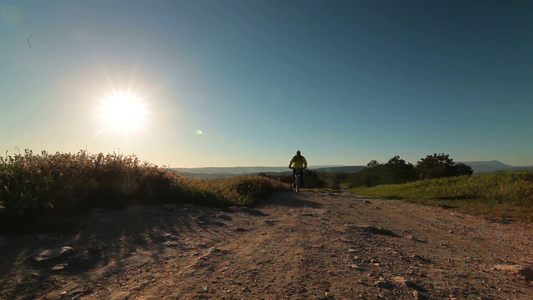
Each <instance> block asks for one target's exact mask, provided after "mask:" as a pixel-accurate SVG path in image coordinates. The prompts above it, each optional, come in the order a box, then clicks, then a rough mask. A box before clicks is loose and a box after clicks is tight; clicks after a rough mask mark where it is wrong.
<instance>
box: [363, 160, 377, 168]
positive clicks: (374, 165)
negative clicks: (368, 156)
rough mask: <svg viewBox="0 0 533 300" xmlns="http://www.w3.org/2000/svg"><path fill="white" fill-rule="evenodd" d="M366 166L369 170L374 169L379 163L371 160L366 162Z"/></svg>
mask: <svg viewBox="0 0 533 300" xmlns="http://www.w3.org/2000/svg"><path fill="white" fill-rule="evenodd" d="M366 166H367V167H369V168H374V167H377V166H379V163H378V161H377V160H371V161H369V162H368V164H366Z"/></svg>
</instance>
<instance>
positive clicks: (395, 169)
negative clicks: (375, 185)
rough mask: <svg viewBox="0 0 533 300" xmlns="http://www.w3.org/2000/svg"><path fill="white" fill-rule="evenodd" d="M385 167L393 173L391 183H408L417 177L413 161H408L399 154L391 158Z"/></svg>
mask: <svg viewBox="0 0 533 300" xmlns="http://www.w3.org/2000/svg"><path fill="white" fill-rule="evenodd" d="M385 167H386V168H387V169H388V171H389V172H390V173H391V174H392V180H391V182H390V183H395V184H396V183H406V182H409V181H413V180H415V179H416V170H415V167H414V166H413V165H412V164H411V163H406V162H405V160H403V159H401V158H400V156H398V155H396V156H394V157H393V158H391V159H389V161H388V162H387V163H386V164H385Z"/></svg>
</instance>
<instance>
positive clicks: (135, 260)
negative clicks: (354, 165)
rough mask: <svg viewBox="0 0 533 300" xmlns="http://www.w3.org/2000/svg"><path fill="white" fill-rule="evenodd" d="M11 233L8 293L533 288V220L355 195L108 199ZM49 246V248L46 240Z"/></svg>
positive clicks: (239, 295)
mask: <svg viewBox="0 0 533 300" xmlns="http://www.w3.org/2000/svg"><path fill="white" fill-rule="evenodd" d="M80 222H81V224H82V226H81V228H80V229H79V230H78V231H76V232H74V233H71V234H61V235H59V234H46V235H37V234H34V235H26V236H22V237H0V260H1V265H0V299H115V300H118V299H358V298H361V299H453V298H456V299H466V298H468V299H528V298H529V299H530V296H531V295H533V284H532V283H531V282H530V281H529V280H532V279H533V274H530V271H531V272H533V271H532V270H531V269H529V268H528V267H533V236H532V231H533V230H532V227H531V225H530V224H529V225H528V224H518V223H513V224H499V223H495V222H490V221H486V220H483V219H481V218H477V217H472V216H468V215H464V214H460V213H456V212H453V211H450V210H446V209H441V208H430V207H426V206H419V205H413V204H407V203H403V202H400V201H395V200H379V199H367V198H364V197H357V196H353V195H349V194H345V193H313V192H310V191H304V192H303V193H301V194H299V195H296V194H294V193H279V194H275V195H273V196H272V197H271V198H269V199H268V200H266V201H264V202H263V203H262V204H261V205H260V206H259V207H257V208H254V209H249V208H231V209H226V210H221V209H214V208H204V207H197V206H174V205H166V206H160V207H141V206H137V207H130V208H129V209H127V210H120V211H110V210H96V211H93V212H91V213H90V214H88V215H87V216H85V217H83V219H82V220H80ZM45 250H46V251H45Z"/></svg>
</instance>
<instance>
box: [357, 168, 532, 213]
mask: <svg viewBox="0 0 533 300" xmlns="http://www.w3.org/2000/svg"><path fill="white" fill-rule="evenodd" d="M352 193H354V194H358V195H368V196H374V197H383V198H387V199H399V200H406V201H409V202H414V203H421V204H427V205H432V206H440V207H444V208H453V209H457V210H460V211H463V212H468V213H472V214H476V215H483V216H485V217H486V218H489V219H499V220H501V221H505V220H521V221H528V222H531V221H533V209H532V207H533V173H532V172H530V171H517V172H496V173H486V174H475V175H472V176H459V177H451V178H440V179H432V180H422V181H416V182H411V183H407V184H397V185H379V186H375V187H369V188H364V187H363V188H354V189H352Z"/></svg>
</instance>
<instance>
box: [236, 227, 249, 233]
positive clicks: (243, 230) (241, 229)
mask: <svg viewBox="0 0 533 300" xmlns="http://www.w3.org/2000/svg"><path fill="white" fill-rule="evenodd" d="M233 231H235V232H245V231H248V229H246V228H242V227H237V228H235V229H233Z"/></svg>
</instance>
